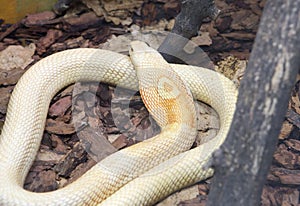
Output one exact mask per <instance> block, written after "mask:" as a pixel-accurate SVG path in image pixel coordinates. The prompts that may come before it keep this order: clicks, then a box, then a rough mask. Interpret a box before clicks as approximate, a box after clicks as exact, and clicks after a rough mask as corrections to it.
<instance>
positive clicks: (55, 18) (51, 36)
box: [0, 0, 300, 206]
mask: <svg viewBox="0 0 300 206" xmlns="http://www.w3.org/2000/svg"><path fill="white" fill-rule="evenodd" d="M74 2H75V3H73V4H71V5H68V7H66V8H65V9H63V10H62V11H60V12H61V14H55V13H54V12H53V11H47V12H42V13H38V14H32V15H28V16H27V17H25V18H24V19H22V20H21V21H20V22H18V23H16V24H13V25H8V24H5V23H2V24H1V23H0V24H1V25H0V128H2V126H3V123H4V121H5V115H6V109H7V104H8V101H9V97H10V95H11V92H12V91H13V88H14V85H15V84H16V82H17V81H18V79H19V78H20V77H21V76H22V74H23V73H24V72H25V71H26V70H27V69H28V68H29V67H30V66H31V65H32V64H34V63H35V62H37V61H39V60H40V59H42V58H45V57H46V56H49V55H50V54H53V53H55V52H58V51H62V50H66V49H72V48H79V47H88V48H102V49H108V50H112V51H116V52H120V53H123V54H128V51H127V50H128V43H129V42H130V41H132V40H133V39H142V40H144V41H147V42H148V43H149V44H150V45H151V46H153V47H154V48H157V47H158V46H159V45H160V43H161V42H162V41H163V39H164V37H165V36H166V35H167V34H168V32H170V29H171V28H172V25H173V24H174V17H175V16H176V15H177V14H178V12H179V11H180V1H178V0H171V1H165V0H148V1H141V0H127V1H118V0H112V1H101V2H102V4H101V5H100V4H99V1H98V0H95V1H88V0H82V1H74ZM264 4H265V0H245V1H239V0H238V1H231V0H226V1H221V0H216V5H217V7H218V8H219V9H220V10H221V13H220V14H219V16H218V18H217V19H215V20H214V21H212V20H209V19H207V20H205V23H204V24H203V26H202V27H201V29H200V31H199V36H197V37H194V38H193V42H194V45H197V46H200V47H201V48H202V49H203V51H205V52H206V53H207V55H208V57H209V58H210V59H211V61H212V62H213V63H214V64H216V65H219V67H218V69H217V70H218V71H220V72H223V73H225V75H227V76H228V77H229V78H231V79H233V81H234V82H235V83H236V84H237V85H238V84H239V81H240V79H241V78H242V76H243V69H244V68H245V66H246V63H247V59H248V58H249V55H250V52H251V48H252V45H253V42H254V39H255V34H256V31H257V29H258V25H259V19H260V16H261V14H262V10H263V7H264ZM0 22H1V21H0ZM224 68H225V69H224ZM299 82H300V81H298V82H297V83H296V85H295V87H294V90H293V91H292V94H291V99H290V104H289V108H288V112H287V114H286V119H285V121H284V124H283V127H282V131H281V134H280V136H279V137H278V149H277V151H276V152H275V154H274V159H273V165H272V166H271V168H270V171H269V174H268V178H267V182H266V184H265V186H264V190H263V194H262V198H261V205H266V206H267V205H300V196H299V192H300V189H299V188H300V155H299V154H300V137H299V135H300V132H299V127H300V116H299V114H300V101H299ZM128 99H129V100H128ZM195 104H196V106H197V111H198V140H197V141H196V142H195V146H196V145H197V144H199V142H200V141H199V139H203V138H204V139H209V138H212V137H213V136H214V135H215V134H216V133H217V131H218V124H219V123H218V116H217V114H216V113H215V112H214V110H213V109H211V108H210V107H209V106H207V105H205V104H203V103H200V102H196V103H195ZM159 131H160V129H159V127H158V126H157V125H156V123H155V122H154V120H153V119H152V118H151V117H150V116H149V114H148V112H147V110H146V108H145V106H144V104H143V102H142V100H141V98H140V96H139V94H138V92H137V91H129V90H122V89H120V88H118V87H117V88H116V87H113V86H110V85H105V84H99V83H76V84H75V85H70V86H68V87H66V88H64V89H63V90H61V91H60V92H59V93H58V94H57V95H56V96H55V97H54V98H53V99H52V101H51V104H50V107H49V112H48V117H47V122H46V126H45V131H44V135H43V140H42V143H41V146H40V149H39V153H38V155H37V157H36V160H35V162H34V164H33V166H32V168H31V170H30V172H29V174H28V176H27V178H26V181H25V185H24V187H25V188H26V189H28V190H30V191H35V192H45V191H52V190H56V189H58V188H61V187H63V186H65V185H67V184H69V183H71V182H72V181H74V180H76V179H77V178H78V177H80V176H81V175H82V174H83V173H84V172H85V171H87V170H88V169H89V168H91V167H92V166H93V165H94V164H96V162H97V161H99V160H101V159H103V158H104V157H106V156H107V155H109V154H111V153H113V152H115V151H117V150H119V149H122V148H125V147H127V146H130V145H132V144H135V143H137V142H140V141H143V140H144V139H147V138H150V137H152V136H154V135H155V134H158V133H159ZM210 182H211V179H207V180H205V181H201V182H200V183H198V184H196V185H194V186H192V187H189V188H186V189H183V190H181V191H179V192H177V193H175V194H173V195H171V196H170V197H168V198H167V199H166V200H164V201H162V202H161V203H158V205H195V206H196V205H205V202H206V199H207V194H208V192H209V187H210Z"/></svg>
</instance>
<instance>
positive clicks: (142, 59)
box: [0, 41, 237, 205]
mask: <svg viewBox="0 0 300 206" xmlns="http://www.w3.org/2000/svg"><path fill="white" fill-rule="evenodd" d="M130 53H131V55H130V56H131V57H130V58H129V57H128V56H125V55H122V54H118V53H115V52H111V51H106V50H100V49H90V48H85V49H83V48H81V49H73V50H67V51H63V52H59V53H56V54H53V55H50V56H49V57H46V58H44V59H43V60H41V61H39V62H38V63H36V64H35V65H34V66H32V67H31V68H30V69H29V70H28V71H27V72H26V73H25V74H24V75H23V76H22V77H21V79H20V80H19V82H18V84H17V85H16V86H15V88H14V91H13V94H12V96H11V98H10V102H9V105H8V110H7V115H6V120H5V124H4V126H3V130H2V134H1V136H0V205H98V204H103V205H151V204H154V203H156V202H157V201H158V200H161V199H162V198H163V197H165V196H167V195H169V194H170V193H172V192H174V191H175V190H178V189H180V188H182V187H185V186H188V185H191V184H193V183H195V182H197V181H199V180H201V179H205V178H207V177H209V176H211V175H212V174H213V170H212V169H211V168H209V167H208V165H209V164H208V163H209V160H210V159H211V156H212V152H213V151H215V150H216V149H218V148H219V146H220V145H221V144H222V143H223V141H224V140H225V138H226V135H227V133H228V130H229V127H230V124H231V121H232V118H233V114H234V110H235V104H236V98H237V90H236V88H235V86H234V85H233V83H232V82H231V81H230V80H228V79H227V78H225V77H224V76H222V75H221V74H218V73H216V72H214V71H211V70H207V69H204V68H200V67H194V66H185V65H177V64H168V63H167V62H166V61H165V60H164V59H163V58H162V56H160V54H159V53H158V52H157V51H155V50H154V49H152V48H150V47H148V46H147V45H146V44H145V43H142V42H137V41H135V42H133V43H132V45H131V52H130ZM136 70H137V72H136ZM76 81H102V82H105V83H108V84H113V85H118V86H120V87H125V88H129V89H137V88H138V86H139V87H140V92H141V95H142V98H143V101H144V103H145V105H146V107H147V109H148V110H149V111H150V113H151V114H152V115H153V117H154V119H155V120H156V121H157V123H158V124H159V126H160V127H161V133H160V134H158V135H157V136H155V137H153V138H151V139H148V140H146V141H144V142H141V143H138V144H136V145H133V146H131V147H128V148H125V149H123V150H121V151H118V152H116V153H114V154H112V155H110V156H108V157H107V158H105V159H104V160H102V161H100V162H99V163H97V164H96V165H95V166H94V167H92V168H91V169H90V170H88V171H87V172H86V173H85V174H84V175H83V176H82V177H80V178H79V179H78V180H76V181H75V182H73V183H71V184H69V185H67V186H66V187H64V188H61V189H58V190H56V191H52V192H45V193H34V192H30V191H27V190H25V189H23V184H24V180H25V177H26V176H27V173H28V171H29V169H30V167H31V165H32V163H33V160H34V158H35V155H36V153H37V151H38V148H39V145H40V142H41V138H42V134H43V128H44V125H45V121H46V116H47V110H48V107H49V104H50V101H51V98H52V97H53V96H54V95H55V94H56V93H57V92H58V91H59V90H60V89H62V88H63V87H65V86H67V85H69V84H71V83H74V82H76ZM189 90H190V91H191V93H192V94H191V93H190V92H189ZM192 95H193V97H194V98H195V99H198V100H201V101H203V102H205V103H207V104H209V105H211V106H212V107H213V108H214V109H215V110H216V112H217V113H218V114H219V117H220V129H219V132H218V134H217V136H216V137H215V138H213V139H212V140H210V141H208V142H206V143H204V144H202V145H200V146H198V147H196V148H194V149H192V150H188V149H190V147H191V145H192V143H193V141H194V139H195V135H196V113H195V108H194V105H193V98H192ZM187 150H188V151H187Z"/></svg>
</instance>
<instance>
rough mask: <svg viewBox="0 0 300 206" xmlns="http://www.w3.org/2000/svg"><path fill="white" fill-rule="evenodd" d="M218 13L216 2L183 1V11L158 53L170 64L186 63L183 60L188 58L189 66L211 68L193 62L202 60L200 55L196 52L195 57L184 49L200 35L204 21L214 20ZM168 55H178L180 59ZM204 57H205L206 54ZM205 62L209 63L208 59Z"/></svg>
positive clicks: (200, 0) (211, 0)
mask: <svg viewBox="0 0 300 206" xmlns="http://www.w3.org/2000/svg"><path fill="white" fill-rule="evenodd" d="M218 13H219V10H218V9H217V8H216V6H215V4H214V0H182V5H181V11H180V13H179V14H178V16H177V17H176V19H175V25H174V27H173V29H172V31H171V33H170V34H169V35H168V36H167V37H166V39H165V40H164V42H163V43H162V44H161V45H160V47H159V49H158V51H159V52H161V53H162V54H163V56H164V58H165V59H166V60H167V61H168V62H173V63H184V62H183V61H182V59H184V58H186V59H188V60H189V62H188V63H189V64H193V65H198V66H206V67H211V65H205V64H203V63H201V62H200V63H197V61H193V59H196V60H199V58H201V57H199V53H198V52H196V51H195V52H194V54H195V55H193V54H190V53H187V52H186V51H184V49H183V48H184V47H185V45H186V44H187V42H188V41H189V39H190V38H192V37H194V36H196V35H198V32H199V29H200V27H201V25H202V21H203V19H205V18H207V17H209V18H212V19H214V18H215V17H216V16H217V14H218ZM167 54H176V55H177V56H178V57H180V59H179V58H176V57H174V56H172V55H167ZM203 57H205V55H204V52H203ZM204 59H205V58H204ZM185 61H186V60H185ZM203 62H207V61H206V59H205V60H203Z"/></svg>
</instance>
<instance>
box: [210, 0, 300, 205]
mask: <svg viewBox="0 0 300 206" xmlns="http://www.w3.org/2000/svg"><path fill="white" fill-rule="evenodd" d="M299 13H300V1H295V0H269V1H268V2H267V3H266V5H265V9H264V12H263V16H262V19H261V23H260V27H259V30H258V33H257V36H256V40H255V44H254V47H253V52H252V53H251V56H250V60H249V64H248V68H247V70H246V74H245V76H244V79H243V80H242V82H241V87H240V90H239V97H238V103H237V109H236V113H235V115H234V120H233V123H232V126H231V129H230V131H229V134H228V137H227V139H226V141H225V143H224V144H223V145H222V147H221V149H220V150H219V151H218V152H217V154H216V155H215V158H214V163H213V164H214V165H215V176H214V179H213V181H212V187H211V191H210V194H209V198H208V202H207V205H208V206H212V205H225V206H226V205H228V206H229V205H230V206H234V205H246V206H247V205H251V206H253V205H259V203H260V197H261V192H262V188H263V185H264V183H265V180H266V176H267V174H268V170H269V167H270V165H271V162H272V155H273V153H274V151H275V148H276V144H277V138H278V135H279V132H280V128H281V125H282V122H283V120H284V116H285V114H286V109H287V105H288V101H289V97H290V92H291V88H292V86H293V85H294V83H295V80H296V76H297V72H298V69H299V66H300V38H299V33H300V19H299Z"/></svg>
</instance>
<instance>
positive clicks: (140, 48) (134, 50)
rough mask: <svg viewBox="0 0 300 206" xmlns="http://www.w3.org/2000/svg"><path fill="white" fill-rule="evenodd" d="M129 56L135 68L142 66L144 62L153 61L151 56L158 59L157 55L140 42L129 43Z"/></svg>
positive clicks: (153, 50)
mask: <svg viewBox="0 0 300 206" xmlns="http://www.w3.org/2000/svg"><path fill="white" fill-rule="evenodd" d="M129 55H130V59H131V62H132V63H133V65H134V66H135V68H137V67H139V66H140V65H143V64H144V63H145V61H146V62H147V61H149V60H151V61H153V55H154V56H155V57H159V56H160V55H159V53H158V52H157V51H156V50H155V49H153V48H151V47H150V46H149V45H148V44H146V43H145V42H142V41H132V42H131V43H130V49H129Z"/></svg>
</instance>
